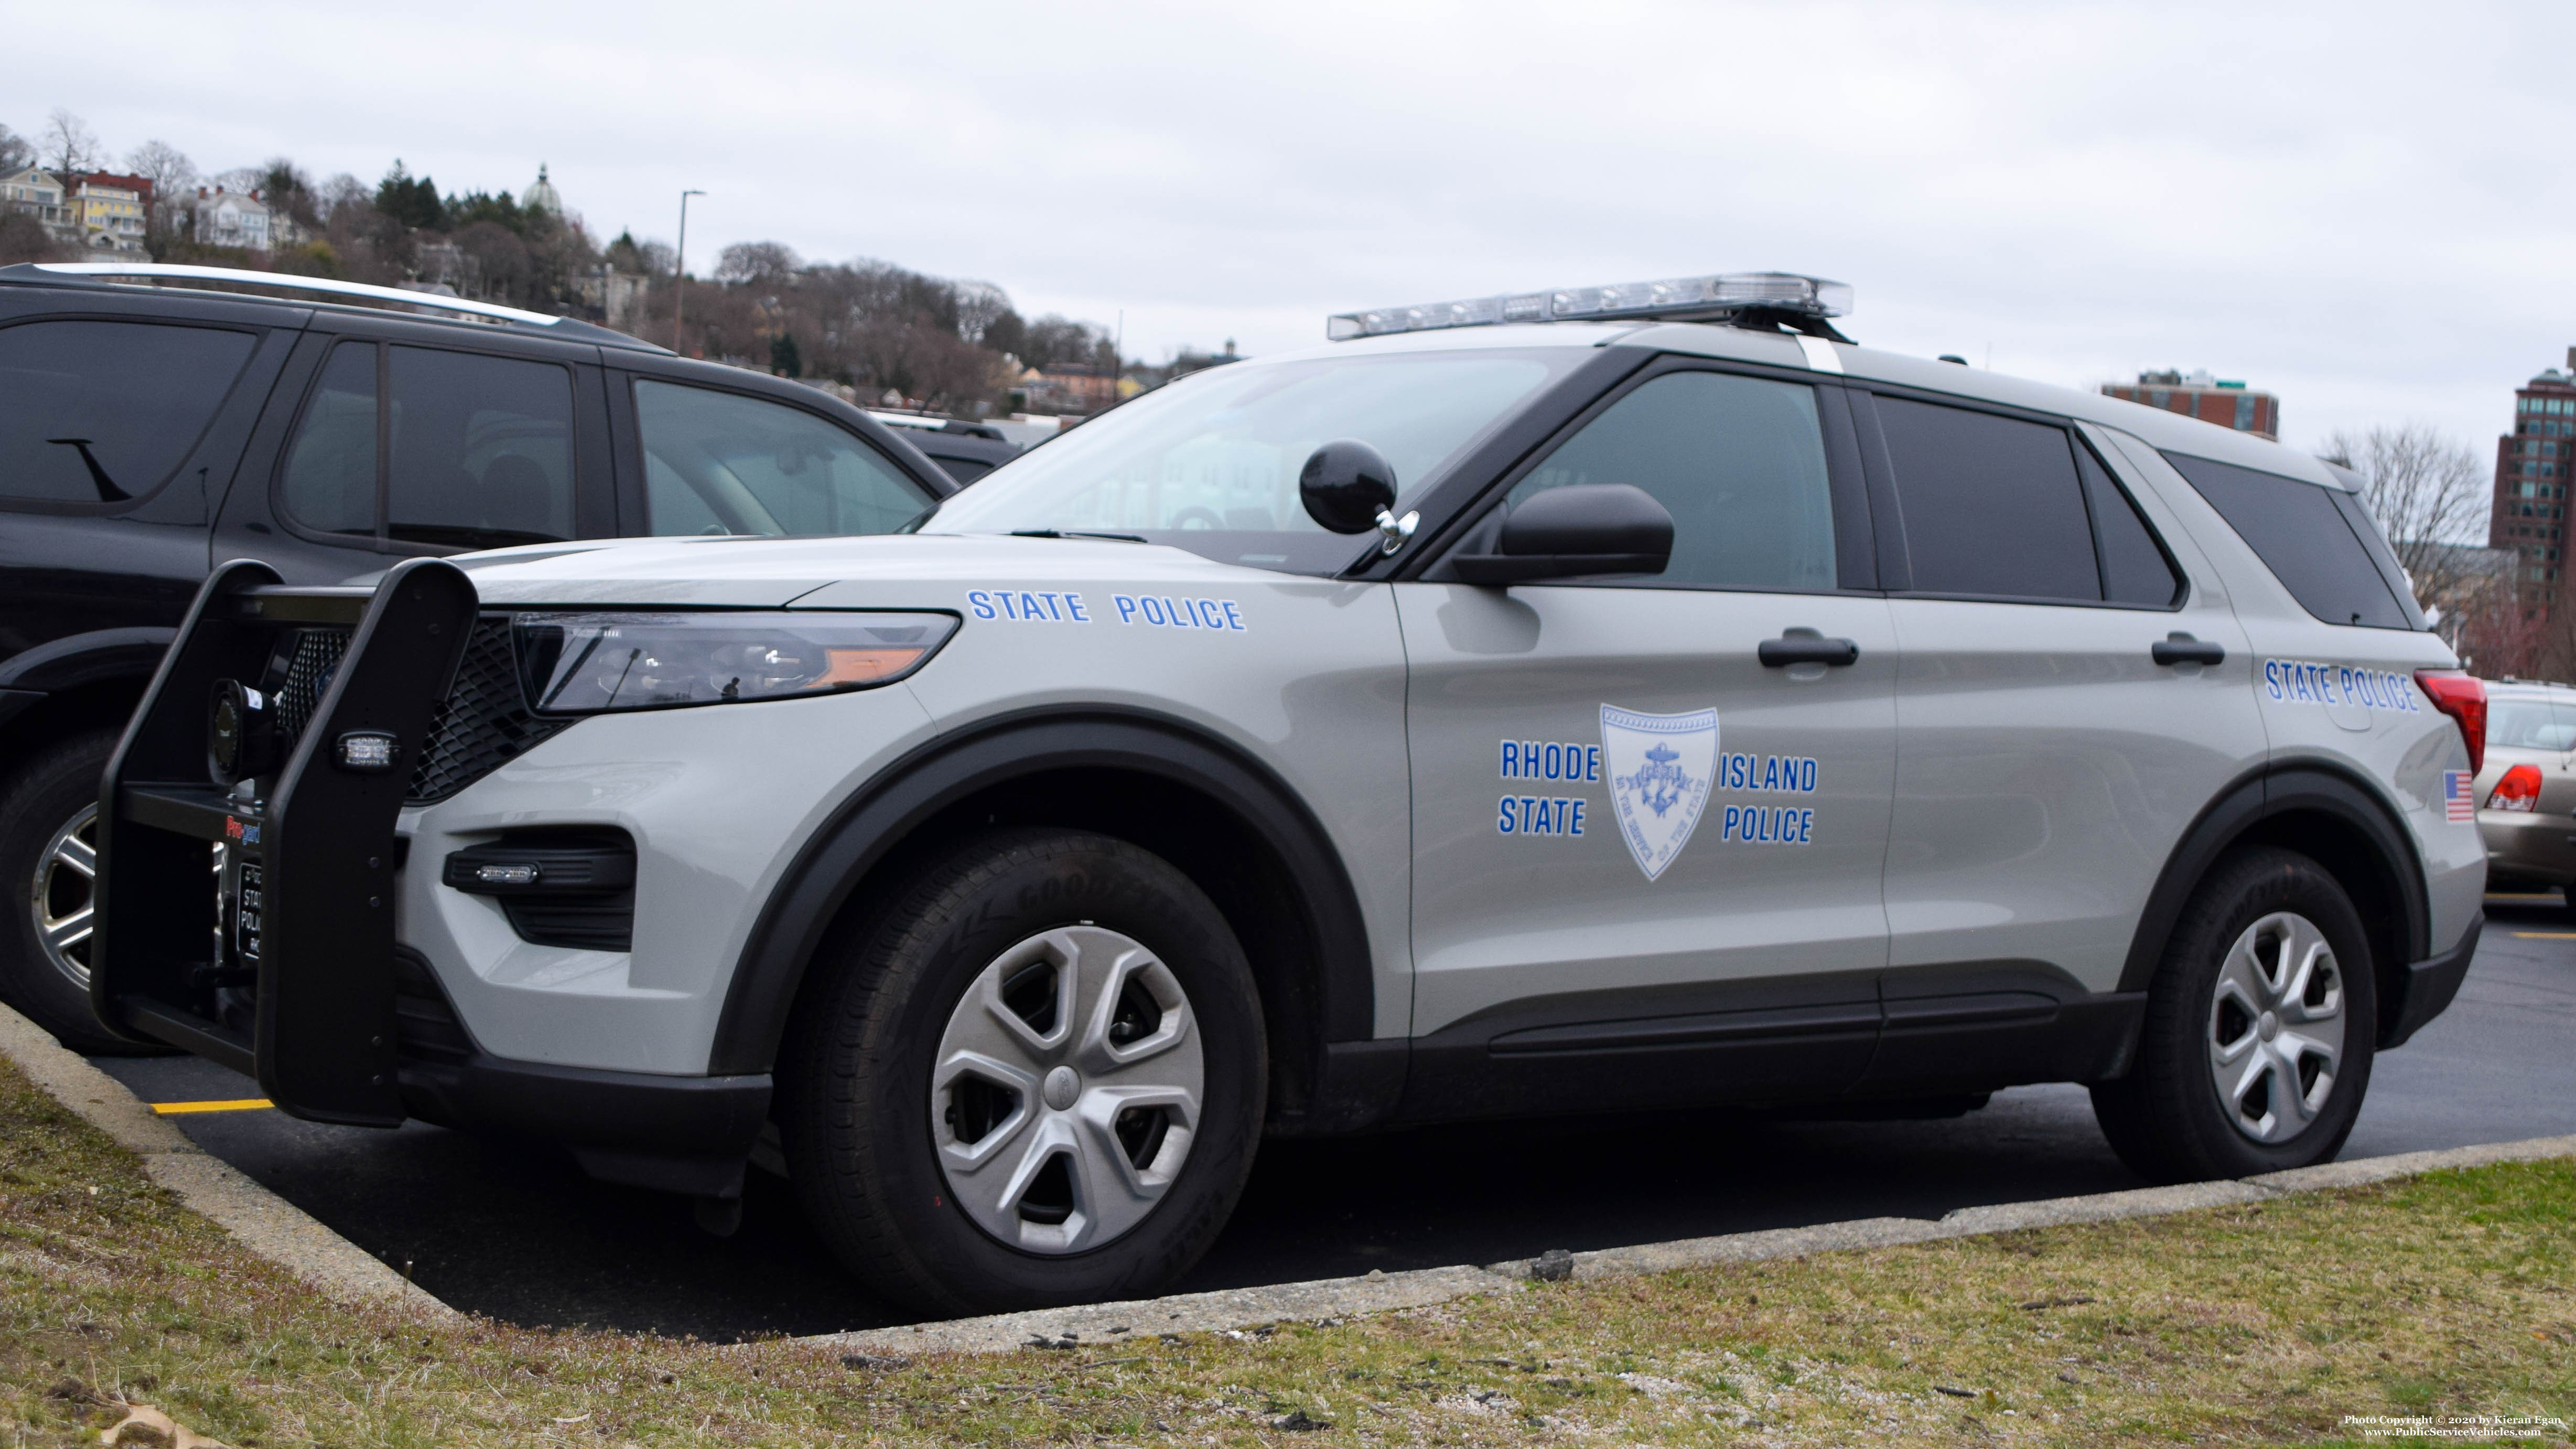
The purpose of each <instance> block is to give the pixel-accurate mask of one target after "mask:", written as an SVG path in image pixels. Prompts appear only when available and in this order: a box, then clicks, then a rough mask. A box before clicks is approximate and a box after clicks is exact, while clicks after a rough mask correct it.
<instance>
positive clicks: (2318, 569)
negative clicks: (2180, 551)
mask: <svg viewBox="0 0 2576 1449" xmlns="http://www.w3.org/2000/svg"><path fill="white" fill-rule="evenodd" d="M2165 461H2166V462H2168V463H2171V464H2173V466H2174V470H2175V471H2176V472H2178V473H2180V474H2182V476H2183V477H2185V478H2187V479H2189V480H2191V486H2192V487H2194V488H2196V489H2199V490H2200V496H2201V497H2203V498H2206V499H2208V500H2209V506H2210V507H2212V508H2215V509H2217V510H2218V514H2219V516H2220V517H2221V518H2224V519H2226V520H2227V522H2228V525H2229V526H2230V527H2232V528H2234V529H2235V530H2236V532H2237V534H2238V535H2239V536H2240V537H2242V538H2243V539H2244V540H2245V542H2246V543H2247V544H2248V545H2249V546H2251V547H2252V548H2253V550H2254V552H2255V554H2256V555H2257V556H2259V557H2260V558H2261V559H2262V560H2263V563H2264V565H2265V566H2266V567H2268V568H2270V569H2271V570H2272V573H2273V575H2274V576H2275V577H2277V578H2279V579H2280V581H2281V583H2282V586H2283V587H2285V588H2287V589H2288V590H2289V591H2290V594H2291V597H2293V598H2296V599H2297V600H2298V601H2299V604H2300V606H2301V607H2302V608H2305V609H2306V610H2307V611H2308V612H2309V613H2311V614H2314V615H2316V616H2317V617H2318V618H2320V619H2322V620H2324V621H2325V622H2327V623H2329V624H2358V625H2361V626H2363V627H2364V628H2370V629H2408V628H2412V627H2414V626H2413V623H2412V622H2411V621H2410V620H2409V619H2408V618H2407V616H2406V610H2405V609H2404V607H2403V606H2401V605H2400V604H2399V603H2398V601H2397V596H2396V595H2395V594H2394V593H2392V592H2390V591H2389V588H2388V584H2387V581H2386V580H2384V579H2382V578H2381V577H2380V574H2379V566H2378V565H2377V564H2376V563H2374V562H2372V560H2371V556H2370V551H2369V548H2368V546H2367V545H2365V544H2364V543H2363V542H2362V541H2361V539H2360V537H2359V536H2358V535H2356V534H2355V533H2354V532H2353V530H2352V525H2351V523H2350V522H2348V521H2347V520H2346V519H2345V518H2344V516H2343V511H2342V510H2341V509H2339V508H2337V507H2336V506H2335V500H2334V495H2333V492H2332V490H2329V489H2327V488H2325V487H2324V486H2322V485H2320V484H2315V483H2308V482H2303V481H2301V480H2300V479H2297V478H2284V477H2282V476H2281V475H2279V474H2277V473H2262V472H2257V471H2256V470H2254V469H2252V468H2239V467H2237V466H2236V465H2234V464H2232V463H2220V462H2216V461H2213V460H2211V459H2208V458H2194V457H2191V456H2190V455H2188V454H2183V453H2167V454H2166V455H2165Z"/></svg>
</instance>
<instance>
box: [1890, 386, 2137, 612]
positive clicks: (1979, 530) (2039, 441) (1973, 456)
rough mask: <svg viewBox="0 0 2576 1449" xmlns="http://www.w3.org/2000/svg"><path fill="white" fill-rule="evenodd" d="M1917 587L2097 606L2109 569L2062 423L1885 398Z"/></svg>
mask: <svg viewBox="0 0 2576 1449" xmlns="http://www.w3.org/2000/svg"><path fill="white" fill-rule="evenodd" d="M1876 401H1877V407H1878V422H1879V430H1880V432H1881V434H1882V436H1884V437H1885V439H1886V441H1887V453H1888V461H1889V464H1890V466H1891V467H1892V469H1893V471H1894V472H1895V475H1896V496H1897V500H1898V505H1899V508H1900V510H1901V511H1902V513H1903V514H1904V518H1905V549H1906V554H1907V557H1908V558H1909V559H1910V560H1911V561H1912V564H1913V569H1914V591H1915V592H1917V593H1927V594H1983V595H1991V596H2001V597H2006V598H2019V599H2063V600H2071V601H2079V602H2084V603H2099V602H2101V599H2102V573H2101V569H2100V567H2099V566H2098V565H2097V564H2096V562H2095V560H2094V554H2093V530H2092V524H2091V521H2090V518H2089V516H2088V514H2087V512H2086V509H2085V503H2084V486H2083V483H2082V481H2081V480H2080V479H2079V478H2078V476H2077V474H2076V471H2075V447H2074V444H2073V442H2072V440H2070V439H2069V438H2068V437H2067V435H2066V430H2065V429H2063V428H2054V427H2049V426H2047V425H2045V424H2042V423H2029V422H2023V421H2021V420H2020V419H2017V418H2005V417H1997V416H1995V415H1994V414H1992V413H1980V412H1971V411H1969V410H1967V409H1965V408H1951V407H1941V406H1938V405H1936V404H1933V403H1920V402H1914V401H1911V400H1910V399H1905V398H1885V397H1883V398H1879V399H1877V400H1876Z"/></svg>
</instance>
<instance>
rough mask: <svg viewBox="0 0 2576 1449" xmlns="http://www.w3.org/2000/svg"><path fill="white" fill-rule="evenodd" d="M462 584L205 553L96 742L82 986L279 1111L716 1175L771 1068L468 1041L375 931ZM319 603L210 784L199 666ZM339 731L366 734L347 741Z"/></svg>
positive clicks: (455, 654)
mask: <svg viewBox="0 0 2576 1449" xmlns="http://www.w3.org/2000/svg"><path fill="white" fill-rule="evenodd" d="M478 609H479V601H478V599H477V597H476V595H475V592H474V586H473V583H472V581H471V580H470V579H468V578H467V577H466V575H465V574H464V572H463V571H461V570H459V569H457V568H455V567H454V566H453V565H450V564H447V563H444V562H441V561H438V560H433V559H417V560H411V561H408V562H406V563H403V564H401V565H398V566H396V567H395V568H394V569H393V570H391V571H390V572H388V573H387V575H386V576H385V579H384V581H383V582H382V583H381V584H380V585H378V586H377V587H376V588H375V589H373V590H360V589H347V588H340V589H287V588H281V587H278V586H277V575H276V573H275V572H274V571H272V570H270V569H269V568H267V567H266V566H265V565H262V564H256V563H234V564H227V565H225V566H224V567H223V568H220V569H218V570H216V571H215V573H214V575H213V576H212V577H210V578H209V579H208V580H207V581H206V584H205V586H204V588H202V589H201V590H200V591H199V593H198V596H197V600H196V602H195V604H194V605H192V606H191V608H190V611H189V615H188V620H187V623H186V625H185V626H184V627H183V629H182V631H181V634H180V637H179V641H178V643H177V644H176V645H175V646H173V647H172V648H171V650H170V651H169V653H168V655H167V656H166V657H165V658H164V660H163V662H162V666H161V670H160V672H159V674H158V675H156V676H155V678H154V680H153V683H152V687H151V689H150V691H149V692H148V693H147V694H146V695H145V697H144V701H143V704H142V706H141V707H140V708H139V709H138V710H137V712H136V714H135V716H134V720H133V722H132V723H131V724H130V725H129V726H128V727H127V730H126V734H125V738H124V739H123V740H122V741H121V742H120V743H119V745H118V747H117V751H116V754H115V755H114V757H113V758H112V759H111V760H110V762H109V766H108V772H107V778H106V781H105V787H104V795H103V798H102V806H103V808H102V810H101V813H100V830H99V874H98V896H97V902H96V906H95V911H96V920H97V928H96V933H95V935H94V936H93V937H92V943H93V944H92V958H91V959H92V969H91V980H90V989H91V996H92V1003H93V1005H94V1006H95V1007H96V1008H97V1010H98V1014H99V1017H100V1019H101V1020H102V1021H105V1022H107V1023H109V1024H111V1025H112V1026H114V1027H115V1028H117V1029H118V1030H120V1031H123V1032H125V1033H127V1034H129V1035H131V1036H133V1037H136V1038H138V1039H141V1040H150V1041H158V1042H164V1043H167V1044H170V1045H173V1046H177V1047H180V1048H182V1049H183V1050H187V1051H190V1052H194V1053H196V1054H197V1055H199V1056H203V1057H206V1058H209V1059H210V1060H214V1061H218V1062H221V1063H223V1064H225V1065H227V1066H231V1067H234V1068H235V1069H237V1070H240V1071H243V1072H245V1073H247V1074H249V1075H250V1076H252V1077H253V1078H254V1079H255V1080H257V1081H258V1083H259V1085H260V1089H261V1091H262V1092H263V1093H264V1094H265V1095H266V1096H267V1097H268V1098H269V1099H270V1100H271V1101H273V1102H275V1103H276V1104H277V1106H278V1107H279V1108H280V1109H281V1110H283V1111H285V1112H287V1113H289V1114H290V1115H293V1116H297V1117H302V1118H305V1119H307V1120H311V1121H320V1122H336V1123H345V1124H351V1125H360V1126H378V1127H391V1126H396V1125H399V1124H400V1123H402V1122H403V1121H405V1120H406V1119H409V1118H413V1117H417V1118H420V1119H422V1120H426V1121H432V1122H438V1123H442V1124H445V1125H450V1126H457V1127H479V1128H490V1129H500V1130H506V1131H513V1132H519V1133H524V1134H528V1135H533V1136H539V1137H544V1138H548V1139H552V1140H554V1141H558V1142H561V1143H563V1144H565V1145H566V1146H569V1147H570V1148H572V1149H573V1151H574V1153H575V1155H576V1156H577V1157H579V1158H580V1160H581V1162H582V1164H583V1166H584V1167H585V1168H587V1169H589V1170H590V1171H591V1172H592V1173H593V1174H594V1175H596V1176H599V1177H603V1178H606V1179H608V1180H611V1181H616V1182H623V1183H631V1184H634V1185H637V1186H647V1187H657V1188H665V1189H669V1190H673V1191H679V1192H686V1193H690V1194H692V1195H695V1196H700V1197H718V1198H721V1197H730V1196H733V1195H735V1194H736V1193H738V1192H739V1190H740V1187H741V1180H742V1168H743V1165H744V1163H745V1162H746V1160H747V1159H748V1156H749V1153H750V1150H751V1146H752V1143H753V1141H754V1139H755V1138H756V1137H757V1135H758V1133H759V1131H760V1128H761V1124H762V1121H763V1119H764V1118H765V1116H766V1115H767V1111H768V1104H769V1096H770V1082H769V1078H768V1077H766V1076H733V1077H686V1076H658V1075H649V1074H645V1073H636V1072H608V1071H595V1070H585V1069H580V1068H567V1067H560V1066H551V1065H541V1064H536V1063H528V1062H513V1061H506V1060H500V1059H496V1058H493V1057H490V1056H488V1055H485V1054H483V1053H481V1052H480V1051H479V1050H477V1049H476V1048H475V1046H474V1045H473V1042H472V1040H471V1038H470V1037H468V1036H467V1035H466V1034H465V1033H464V1032H463V1031H462V1029H461V1027H458V1026H457V1025H456V1024H455V1019H454V1015H453V1012H452V1010H451V1009H449V1008H448V1006H447V1004H446V1003H445V1001H444V999H443V998H442V997H440V996H439V995H438V992H437V988H436V986H435V983H434V981H431V980H430V979H429V974H428V973H427V971H426V970H425V968H424V967H423V966H422V964H421V963H419V961H418V958H417V957H416V956H412V955H411V953H408V952H406V951H404V950H403V949H402V948H400V947H398V946H397V945H396V943H395V940H394V914H395V913H394V911H393V909H392V907H393V904H394V897H395V892H396V888H397V887H398V885H399V882H400V880H401V876H402V873H403V869H404V862H403V855H404V852H403V850H402V844H403V842H401V841H400V840H398V839H397V838H396V832H395V826H396V822H397V820H398V818H399V817H400V815H401V812H402V808H403V800H404V791H405V783H406V778H407V776H408V774H409V770H410V764H411V762H412V761H414V760H416V759H418V758H419V757H420V753H421V750H422V746H423V741H424V739H425V737H426V736H427V734H428V732H429V729H430V726H431V723H432V720H433V719H434V718H435V717H436V715H437V712H438V710H439V708H440V705H441V702H442V701H443V700H444V699H445V697H446V695H447V692H448V689H449V685H450V681H451V679H452V678H453V676H454V675H455V673H456V669H457V664H458V660H459V658H460V656H461V654H462V652H463V649H464V646H465V642H466V639H467V636H468V634H469V633H470V631H471V630H472V628H473V626H474V623H475V620H476V617H477V613H478ZM317 627H319V628H329V629H345V630H347V631H348V635H349V642H348V645H347V648H346V650H345V652H344V653H343V654H342V655H341V656H340V658H339V661H338V663H337V664H336V665H335V666H333V667H332V668H331V670H330V671H328V673H327V674H326V676H325V678H324V681H323V682H321V683H320V684H319V685H318V688H317V689H316V693H315V697H313V698H312V700H311V703H310V706H309V716H308V717H307V718H305V719H303V720H302V721H300V722H299V723H297V724H296V726H295V737H294V738H292V739H289V740H281V741H280V748H279V749H278V750H277V751H276V753H275V755H274V757H273V759H272V760H271V761H270V762H269V763H268V764H267V765H266V766H265V767H264V769H265V772H264V773H261V774H259V775H257V776H255V777H254V778H252V779H250V780H248V781H245V782H243V783H241V784H238V785H234V786H230V787H227V786H225V785H222V784H219V783H217V781H216V779H215V778H214V776H213V775H212V773H211V766H210V764H209V761H208V748H207V725H206V720H207V701H208V699H209V697H210V695H211V693H212V691H213V690H214V688H215V686H216V684H217V682H218V681H223V680H233V681H240V682H244V683H250V682H256V681H260V680H263V679H267V678H271V677H272V672H273V669H274V667H275V663H274V662H275V661H276V660H277V659H278V658H279V657H280V647H281V642H282V638H283V636H284V634H285V632H286V631H289V630H295V629H311V628H317ZM281 728H283V726H282V725H281ZM352 736H357V737H362V738H363V739H364V740H365V741H366V742H367V744H368V748H367V749H365V750H362V751H353V750H351V749H349V748H347V747H346V742H347V741H348V740H350V738H351V737H352ZM388 759H389V763H390V765H391V766H398V767H388V763H386V762H388ZM218 861H219V862H220V863H221V865H220V875H219V877H218V879H219V881H220V889H219V890H218V891H214V892H210V891H209V890H208V889H207V884H208V877H209V871H210V869H213V868H214V867H215V864H216V862H218ZM406 957H409V958H410V959H409V960H406V959H405V958H406ZM424 1013H426V1014H424ZM442 1017H443V1018H444V1021H443V1022H442V1021H441V1020H440V1018H442ZM425 1027H426V1029H425ZM442 1028H443V1029H442Z"/></svg>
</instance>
